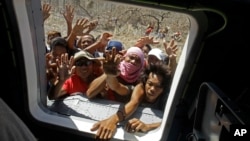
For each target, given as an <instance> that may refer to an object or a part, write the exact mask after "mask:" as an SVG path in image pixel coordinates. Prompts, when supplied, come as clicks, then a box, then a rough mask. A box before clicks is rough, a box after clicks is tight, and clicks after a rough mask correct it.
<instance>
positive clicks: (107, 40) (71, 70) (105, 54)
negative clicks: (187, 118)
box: [42, 4, 178, 140]
mask: <svg viewBox="0 0 250 141" xmlns="http://www.w3.org/2000/svg"><path fill="white" fill-rule="evenodd" d="M51 8H52V7H51V6H50V5H49V4H43V7H42V10H43V16H44V21H45V20H47V19H48V18H49V17H50V11H51ZM65 9H66V10H64V12H63V13H62V14H63V17H64V18H65V20H66V23H67V35H66V36H65V37H62V35H61V32H60V31H49V32H48V34H47V38H46V39H47V41H46V42H45V50H46V55H45V59H46V73H47V84H48V85H47V91H48V99H49V100H57V99H61V98H64V97H67V96H71V95H72V94H74V93H75V92H81V93H82V94H85V95H86V96H87V97H88V98H89V99H93V98H103V99H108V100H114V101H119V102H122V103H124V104H125V106H124V107H123V108H121V109H119V110H118V111H117V112H116V113H115V114H114V115H111V116H110V117H109V118H107V119H105V120H101V121H98V122H96V123H95V124H94V125H93V127H92V128H91V129H90V130H91V131H97V132H96V139H100V140H109V139H111V138H112V137H113V135H114V134H115V132H116V128H117V124H118V123H119V122H122V121H124V120H128V122H127V124H126V126H125V128H124V129H125V130H126V131H127V132H130V133H134V132H148V131H150V130H152V129H155V128H157V127H159V126H160V124H161V123H150V124H146V123H144V122H143V121H141V120H140V119H136V118H133V117H131V115H132V114H133V113H134V112H135V110H136V109H137V107H138V106H145V107H151V108H156V109H159V110H162V111H163V110H164V109H163V108H164V107H165V106H164V104H165V102H166V99H167V95H168V92H169V90H170V86H171V81H172V78H173V75H174V73H175V69H176V66H177V62H176V57H177V50H178V47H177V45H176V44H175V41H174V40H171V41H170V42H163V44H162V47H163V48H164V50H161V49H160V48H156V47H154V45H155V44H159V43H160V42H158V41H156V40H155V39H154V38H153V37H150V36H149V33H150V32H151V31H148V32H149V33H147V34H145V36H143V37H138V40H137V41H136V42H135V43H134V45H133V46H131V47H128V48H125V47H124V44H125V43H124V42H123V41H120V40H116V39H113V38H112V36H113V35H112V33H108V32H103V33H100V35H99V36H97V37H95V36H94V35H92V34H91V32H92V31H93V30H95V28H96V27H97V26H98V20H89V19H87V18H81V19H77V20H76V23H75V24H73V23H72V21H73V18H74V8H73V7H72V6H70V5H66V6H65Z"/></svg>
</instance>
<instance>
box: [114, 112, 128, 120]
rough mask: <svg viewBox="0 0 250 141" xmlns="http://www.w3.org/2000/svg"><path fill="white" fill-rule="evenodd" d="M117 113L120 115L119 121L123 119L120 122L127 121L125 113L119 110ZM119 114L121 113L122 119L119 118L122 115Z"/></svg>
mask: <svg viewBox="0 0 250 141" xmlns="http://www.w3.org/2000/svg"><path fill="white" fill-rule="evenodd" d="M116 113H117V115H118V117H119V119H121V120H120V121H124V120H125V118H126V115H125V114H124V112H123V111H121V110H118V111H117V112H116ZM119 113H121V118H120V116H119V115H120V114H119Z"/></svg>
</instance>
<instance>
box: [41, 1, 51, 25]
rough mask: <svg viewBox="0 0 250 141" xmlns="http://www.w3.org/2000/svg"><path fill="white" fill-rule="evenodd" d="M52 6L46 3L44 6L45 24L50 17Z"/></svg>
mask: <svg viewBox="0 0 250 141" xmlns="http://www.w3.org/2000/svg"><path fill="white" fill-rule="evenodd" d="M50 10H51V5H50V4H47V3H44V4H43V6H42V14H43V22H44V21H45V20H46V19H48V18H49V16H50Z"/></svg>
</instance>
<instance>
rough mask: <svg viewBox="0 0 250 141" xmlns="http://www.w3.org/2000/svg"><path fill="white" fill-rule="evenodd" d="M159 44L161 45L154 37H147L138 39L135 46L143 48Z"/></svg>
mask: <svg viewBox="0 0 250 141" xmlns="http://www.w3.org/2000/svg"><path fill="white" fill-rule="evenodd" d="M159 43H160V42H159V41H155V40H154V37H149V36H145V37H141V38H140V39H138V40H137V41H136V43H135V46H137V47H140V48H142V47H143V46H144V45H146V44H159Z"/></svg>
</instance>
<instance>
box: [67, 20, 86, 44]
mask: <svg viewBox="0 0 250 141" xmlns="http://www.w3.org/2000/svg"><path fill="white" fill-rule="evenodd" d="M87 23H88V19H86V18H83V19H78V20H77V21H76V24H75V25H74V27H73V29H72V30H71V32H70V34H69V36H68V37H67V41H68V46H69V48H70V49H74V43H75V40H76V36H79V35H82V34H83V33H82V32H83V31H84V30H85V29H86V28H87V27H88V26H87Z"/></svg>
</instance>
